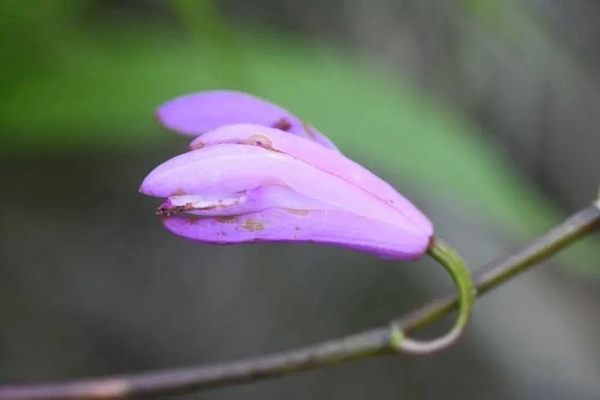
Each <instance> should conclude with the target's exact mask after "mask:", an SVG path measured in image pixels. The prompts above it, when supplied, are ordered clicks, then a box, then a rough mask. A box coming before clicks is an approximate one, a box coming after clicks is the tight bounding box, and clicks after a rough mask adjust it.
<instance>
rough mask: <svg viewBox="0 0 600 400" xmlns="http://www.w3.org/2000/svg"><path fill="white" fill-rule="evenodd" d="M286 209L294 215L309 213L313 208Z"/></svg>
mask: <svg viewBox="0 0 600 400" xmlns="http://www.w3.org/2000/svg"><path fill="white" fill-rule="evenodd" d="M285 211H286V212H287V213H289V214H294V215H308V214H310V213H311V210H297V209H295V208H286V209H285Z"/></svg>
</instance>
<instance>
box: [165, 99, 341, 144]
mask: <svg viewBox="0 0 600 400" xmlns="http://www.w3.org/2000/svg"><path fill="white" fill-rule="evenodd" d="M156 116H157V118H158V120H159V122H160V123H161V124H162V125H163V126H165V127H166V128H168V129H171V130H174V131H176V132H179V133H183V134H185V135H190V136H198V135H201V134H203V133H205V132H208V131H211V130H213V129H216V128H219V127H221V126H225V125H232V124H241V123H252V124H257V125H263V126H268V127H272V128H277V129H281V130H283V131H286V132H289V133H293V134H294V135H298V136H301V137H304V138H307V139H310V140H313V141H316V142H317V143H319V144H321V145H323V146H325V147H328V148H331V149H334V150H337V148H336V147H335V145H334V144H333V143H332V142H331V141H330V140H329V139H328V138H327V137H325V136H324V135H323V134H321V133H320V132H319V131H317V130H316V129H315V128H313V127H311V126H309V125H306V124H305V123H303V122H302V121H301V120H300V119H298V117H296V116H295V115H293V114H291V113H290V112H289V111H287V110H286V109H284V108H281V107H279V106H277V105H275V104H272V103H270V102H268V101H266V100H263V99H260V98H258V97H255V96H252V95H249V94H246V93H242V92H236V91H227V90H218V91H210V92H200V93H194V94H189V95H186V96H181V97H177V98H176V99H174V100H171V101H169V102H167V103H165V104H163V105H162V106H160V107H159V108H158V109H157V110H156Z"/></svg>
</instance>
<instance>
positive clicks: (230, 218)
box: [215, 215, 239, 224]
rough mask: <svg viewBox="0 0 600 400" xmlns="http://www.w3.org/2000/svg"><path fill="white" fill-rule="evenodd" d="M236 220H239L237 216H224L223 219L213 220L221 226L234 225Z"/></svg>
mask: <svg viewBox="0 0 600 400" xmlns="http://www.w3.org/2000/svg"><path fill="white" fill-rule="evenodd" d="M238 219H239V216H238V215H226V216H223V217H217V218H215V220H216V221H217V222H220V223H222V224H236V223H237V222H238Z"/></svg>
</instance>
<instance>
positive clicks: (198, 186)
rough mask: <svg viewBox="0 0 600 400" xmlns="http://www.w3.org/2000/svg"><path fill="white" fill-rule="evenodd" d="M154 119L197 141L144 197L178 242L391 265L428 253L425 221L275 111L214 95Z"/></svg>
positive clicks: (154, 179) (155, 178)
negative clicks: (303, 251)
mask: <svg viewBox="0 0 600 400" xmlns="http://www.w3.org/2000/svg"><path fill="white" fill-rule="evenodd" d="M157 115H158V117H159V119H160V121H161V122H162V123H163V124H164V125H166V126H167V127H168V128H171V129H175V130H177V131H181V132H184V133H186V134H192V135H200V136H198V137H197V138H196V139H195V140H194V141H193V142H192V144H191V147H192V149H193V150H192V151H189V152H187V153H184V154H181V155H179V156H177V157H174V158H172V159H170V160H168V161H166V162H165V163H163V164H162V165H159V166H158V167H157V168H156V169H154V170H153V171H152V172H151V173H150V174H149V175H148V176H147V177H146V179H145V180H144V182H143V183H142V185H141V188H140V191H141V192H142V193H145V194H147V195H150V196H157V197H161V198H164V199H165V200H164V202H163V203H162V205H161V206H160V207H159V209H158V211H157V214H158V215H160V216H161V217H162V220H163V223H164V225H165V226H166V227H167V229H169V230H170V231H171V232H173V233H175V234H178V235H181V236H183V237H186V238H188V239H192V240H195V241H199V242H206V243H218V244H235V243H247V242H261V241H264V242H316V243H325V244H332V245H337V246H343V247H348V248H353V249H356V250H360V251H365V252H369V253H373V254H376V255H379V256H381V257H386V258H394V259H414V258H417V257H419V256H421V255H422V254H423V253H424V252H425V251H426V250H427V248H428V245H429V242H430V240H431V237H432V235H433V228H432V224H431V222H430V221H429V220H428V219H427V217H425V216H424V215H423V214H422V213H421V212H420V211H419V210H418V209H417V208H416V207H415V206H413V205H412V204H411V203H410V202H409V201H408V200H407V199H405V198H404V197H402V196H401V195H400V194H399V193H398V192H397V191H395V190H394V189H393V188H392V187H391V186H390V185H388V184H387V183H386V182H385V181H383V180H381V179H380V178H378V177H377V176H375V175H374V174H372V173H371V172H369V171H368V170H367V169H365V168H363V167H362V166H360V165H359V164H357V163H355V162H354V161H352V160H350V159H348V158H346V157H345V156H343V155H342V154H340V153H339V152H338V151H337V149H335V147H333V145H331V142H330V141H329V140H328V139H327V138H326V137H325V136H323V135H321V134H319V133H318V132H316V131H311V133H310V134H309V133H307V130H306V125H304V124H303V123H302V122H301V121H300V120H298V119H297V118H296V117H295V116H293V115H291V114H290V113H289V112H287V111H285V110H283V109H281V108H279V107H277V106H275V105H272V104H270V103H268V102H266V101H264V100H260V99H257V98H254V97H252V96H249V95H245V94H242V93H235V92H209V93H205V94H194V95H190V96H184V97H180V98H178V99H175V100H173V101H171V102H169V103H167V104H166V105H164V106H162V107H161V108H160V109H159V110H158V112H157ZM278 121H285V126H281V125H282V124H279V125H278V124H277V122H278Z"/></svg>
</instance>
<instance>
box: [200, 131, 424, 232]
mask: <svg viewBox="0 0 600 400" xmlns="http://www.w3.org/2000/svg"><path fill="white" fill-rule="evenodd" d="M224 143H231V144H235V143H237V144H249V145H254V146H259V147H263V148H265V149H268V150H272V151H276V152H280V153H285V154H287V155H289V156H291V157H293V158H295V159H298V160H302V161H304V162H305V163H307V164H309V165H312V166H313V167H315V168H318V169H320V170H322V171H324V172H327V173H329V174H331V175H334V176H336V177H338V178H340V179H342V180H344V181H346V182H348V183H350V184H353V185H355V186H357V187H360V188H362V189H363V190H364V191H366V192H368V193H370V194H372V195H373V196H374V197H375V198H377V199H379V200H380V201H382V202H384V203H387V204H389V205H390V206H392V207H393V208H395V209H396V210H397V211H398V212H399V213H401V214H403V215H404V216H405V217H406V218H407V219H409V220H410V221H412V222H413V223H414V224H415V225H419V226H422V227H423V230H424V231H426V232H429V234H431V233H432V232H433V226H432V224H431V222H430V221H429V219H428V218H427V217H426V216H424V215H423V213H421V211H419V210H418V209H417V208H416V207H415V206H414V205H413V204H412V203H411V202H410V201H408V200H407V199H406V198H404V197H403V196H401V195H400V194H399V193H398V192H397V191H396V190H395V189H394V188H393V187H391V186H390V185H389V184H388V183H387V182H385V181H383V180H382V179H380V178H379V177H377V176H376V175H375V174H373V173H372V172H370V171H369V170H367V169H365V168H364V167H362V166H361V165H359V164H358V163H356V162H354V161H352V160H350V159H349V158H347V157H345V156H343V155H341V154H339V153H333V152H332V151H330V150H328V149H326V148H324V147H323V146H318V145H316V144H315V143H314V142H312V141H309V140H305V139H303V138H300V137H297V136H292V135H287V134H286V133H285V132H281V131H279V130H277V129H270V128H265V127H262V126H257V125H250V124H240V125H231V126H225V127H222V128H219V129H216V130H214V131H211V132H208V133H206V134H204V135H202V136H201V137H198V138H196V139H195V140H194V141H193V142H192V143H191V145H190V146H191V147H192V148H203V147H209V146H213V145H215V144H224Z"/></svg>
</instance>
